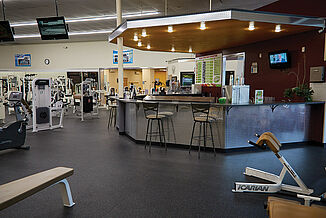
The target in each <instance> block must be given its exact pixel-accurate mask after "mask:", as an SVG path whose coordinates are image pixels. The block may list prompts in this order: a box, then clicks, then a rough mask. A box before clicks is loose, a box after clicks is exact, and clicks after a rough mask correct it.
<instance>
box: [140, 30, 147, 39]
mask: <svg viewBox="0 0 326 218" xmlns="http://www.w3.org/2000/svg"><path fill="white" fill-rule="evenodd" d="M141 36H142V37H146V36H147V33H146V29H143V30H142V32H141Z"/></svg>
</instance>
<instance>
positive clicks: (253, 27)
mask: <svg viewBox="0 0 326 218" xmlns="http://www.w3.org/2000/svg"><path fill="white" fill-rule="evenodd" d="M254 29H255V22H254V21H250V22H249V28H248V30H250V31H252V30H254Z"/></svg>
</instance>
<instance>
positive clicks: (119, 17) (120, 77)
mask: <svg viewBox="0 0 326 218" xmlns="http://www.w3.org/2000/svg"><path fill="white" fill-rule="evenodd" d="M116 10H117V26H119V25H120V24H121V23H122V9H121V0H116ZM117 44H118V81H119V84H118V92H119V97H123V38H122V37H118V38H117Z"/></svg>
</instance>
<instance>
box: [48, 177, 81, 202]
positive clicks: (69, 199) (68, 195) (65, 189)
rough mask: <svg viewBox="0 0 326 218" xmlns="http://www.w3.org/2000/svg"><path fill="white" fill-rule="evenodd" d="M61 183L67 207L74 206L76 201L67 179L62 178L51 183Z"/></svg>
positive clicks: (62, 195)
mask: <svg viewBox="0 0 326 218" xmlns="http://www.w3.org/2000/svg"><path fill="white" fill-rule="evenodd" d="M55 185H59V187H60V191H61V197H62V202H63V205H64V206H65V207H72V206H74V205H75V202H74V201H73V199H72V194H71V190H70V186H69V182H68V180H67V179H63V180H60V181H59V182H57V183H55V184H53V185H51V186H55Z"/></svg>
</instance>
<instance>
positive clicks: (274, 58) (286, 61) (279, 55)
mask: <svg viewBox="0 0 326 218" xmlns="http://www.w3.org/2000/svg"><path fill="white" fill-rule="evenodd" d="M269 65H270V67H271V68H278V69H280V68H289V67H290V55H289V52H288V51H286V50H284V51H278V52H270V53H269Z"/></svg>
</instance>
